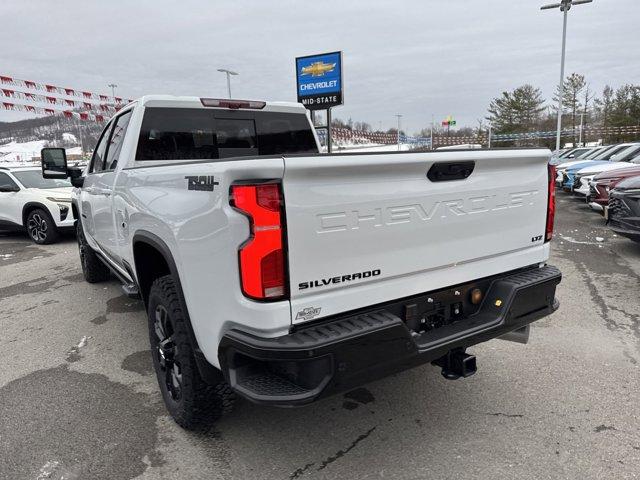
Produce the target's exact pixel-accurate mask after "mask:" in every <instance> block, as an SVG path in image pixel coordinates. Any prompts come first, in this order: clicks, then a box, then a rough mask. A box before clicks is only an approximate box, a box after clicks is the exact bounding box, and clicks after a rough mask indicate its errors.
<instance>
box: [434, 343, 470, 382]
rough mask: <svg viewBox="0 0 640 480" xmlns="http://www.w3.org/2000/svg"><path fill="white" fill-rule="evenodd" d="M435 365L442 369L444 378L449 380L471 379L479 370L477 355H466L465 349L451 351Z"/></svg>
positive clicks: (435, 362)
mask: <svg viewBox="0 0 640 480" xmlns="http://www.w3.org/2000/svg"><path fill="white" fill-rule="evenodd" d="M433 364H434V365H437V366H438V367H441V368H442V376H443V377H444V378H446V379H447V380H457V379H458V378H460V377H465V378H466V377H470V376H471V375H473V374H474V373H476V370H477V366H476V357H475V355H468V354H466V353H465V352H464V348H455V349H453V350H449V351H448V352H447V354H446V355H444V356H442V357H440V358H439V359H437V360H435V361H434V362H433Z"/></svg>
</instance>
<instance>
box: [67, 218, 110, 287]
mask: <svg viewBox="0 0 640 480" xmlns="http://www.w3.org/2000/svg"><path fill="white" fill-rule="evenodd" d="M76 238H77V239H78V252H79V253H80V265H82V274H83V275H84V279H85V280H86V281H87V282H89V283H98V282H104V281H106V280H109V278H111V272H110V271H109V267H107V266H106V265H105V264H104V263H103V262H102V260H100V259H99V258H98V256H97V255H96V252H94V251H93V248H91V247H90V246H89V244H88V243H87V239H86V237H85V236H84V230H83V228H82V221H81V220H80V219H78V220H77V221H76Z"/></svg>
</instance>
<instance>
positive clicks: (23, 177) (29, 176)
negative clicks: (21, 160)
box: [12, 170, 71, 188]
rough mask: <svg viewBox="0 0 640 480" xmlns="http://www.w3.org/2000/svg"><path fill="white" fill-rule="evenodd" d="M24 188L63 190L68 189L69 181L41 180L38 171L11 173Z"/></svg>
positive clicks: (40, 173) (40, 174)
mask: <svg viewBox="0 0 640 480" xmlns="http://www.w3.org/2000/svg"><path fill="white" fill-rule="evenodd" d="M12 173H13V175H14V176H15V177H16V178H17V179H18V180H19V181H20V183H21V184H22V185H24V188H63V187H70V186H71V183H70V182H69V180H61V179H57V178H56V179H51V178H42V172H41V171H40V170H23V171H21V172H12Z"/></svg>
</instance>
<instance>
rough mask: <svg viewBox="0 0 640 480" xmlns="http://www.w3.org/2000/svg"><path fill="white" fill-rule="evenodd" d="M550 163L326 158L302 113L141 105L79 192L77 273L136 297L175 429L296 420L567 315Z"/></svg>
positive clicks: (119, 123) (532, 153)
mask: <svg viewBox="0 0 640 480" xmlns="http://www.w3.org/2000/svg"><path fill="white" fill-rule="evenodd" d="M549 156H550V152H549V151H548V150H544V149H523V150H484V151H474V150H466V151H445V152H430V153H413V152H406V153H377V154H375V153H374V154H359V153H352V154H334V155H321V154H319V153H318V139H317V137H316V135H315V131H314V129H313V127H312V125H311V123H310V121H309V116H308V114H307V112H306V111H305V109H304V108H303V107H302V106H301V105H299V104H294V103H264V102H255V101H242V100H216V99H200V98H191V97H169V96H148V97H143V98H141V99H139V100H137V101H135V102H133V103H131V104H130V105H128V106H126V107H125V108H123V109H122V110H121V111H120V112H118V114H116V115H115V116H114V117H113V118H112V119H111V120H110V121H109V123H108V124H107V126H106V127H105V129H104V132H103V133H102V136H101V138H100V139H99V141H98V144H97V146H96V148H95V153H94V155H93V159H92V160H91V163H90V164H89V166H88V167H87V168H86V170H84V171H80V170H77V169H74V168H68V167H67V165H66V157H65V155H64V150H60V149H47V150H45V151H43V152H42V158H43V175H44V176H45V177H51V178H66V177H67V176H70V177H71V181H72V183H73V185H74V186H75V187H76V189H75V191H74V197H73V203H72V208H73V212H74V218H76V219H78V221H77V233H78V244H79V250H80V259H81V264H82V269H83V272H84V276H85V278H86V280H87V281H89V282H98V281H102V280H106V279H107V278H109V276H110V275H112V274H113V275H115V276H116V277H117V278H118V279H119V280H120V281H121V282H122V283H123V288H124V290H125V291H126V292H127V293H129V294H130V295H139V296H140V297H141V298H142V301H143V302H144V305H145V307H146V311H147V316H148V326H149V338H150V342H151V349H152V351H153V363H154V367H155V370H156V373H157V377H158V382H159V385H160V390H161V392H162V395H163V398H164V401H165V403H166V405H167V408H168V410H169V411H170V413H171V414H172V415H173V417H174V418H175V420H176V421H177V422H178V423H179V424H180V425H182V426H184V427H186V428H194V427H196V426H197V425H199V424H200V423H202V422H203V421H204V420H206V419H211V418H215V417H216V416H218V415H220V414H221V413H222V412H223V411H224V410H226V409H228V407H229V406H230V404H231V400H232V398H233V395H235V394H239V395H241V396H243V397H245V398H247V399H249V400H251V401H253V402H257V403H263V404H270V405H279V406H293V405H302V404H306V403H309V402H312V401H314V400H316V399H318V398H321V397H324V396H326V395H329V394H332V393H335V392H339V391H344V390H345V389H349V388H353V387H354V386H357V385H360V384H363V383H365V382H369V381H372V380H374V379H377V378H381V377H383V376H385V375H388V374H390V373H393V372H398V371H401V370H405V369H407V368H410V367H413V366H416V365H419V364H424V363H428V362H431V363H433V364H435V365H438V366H440V367H441V368H442V374H443V375H444V376H445V377H446V378H449V379H455V378H459V377H466V376H469V375H471V374H473V373H474V372H475V371H476V359H475V357H474V356H472V355H470V354H468V353H466V351H465V349H466V348H467V347H470V346H472V345H474V344H477V343H480V342H484V341H487V340H490V339H492V338H496V337H503V338H508V339H512V340H516V341H522V342H524V340H525V339H526V338H527V337H528V327H529V324H530V323H531V322H533V321H535V320H538V319H540V318H542V317H544V316H546V315H549V314H550V313H552V312H553V311H554V310H555V309H557V308H558V303H557V300H556V299H555V289H556V285H557V284H558V283H559V282H560V277H561V276H560V272H559V271H558V270H557V269H556V268H555V267H553V266H550V265H547V259H548V257H549V240H550V239H551V236H552V230H553V216H554V208H555V205H554V183H553V182H554V176H555V175H554V172H553V167H548V160H549Z"/></svg>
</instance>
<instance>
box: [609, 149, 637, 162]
mask: <svg viewBox="0 0 640 480" xmlns="http://www.w3.org/2000/svg"><path fill="white" fill-rule="evenodd" d="M638 150H640V145H631V146H630V147H627V148H625V149H624V150H622V151H621V152H619V153H616V154H615V155H614V157H615V158H612V159H611V160H613V161H616V162H626V161H628V160H631V159H632V158H633V157H635V156H636V155H638Z"/></svg>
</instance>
